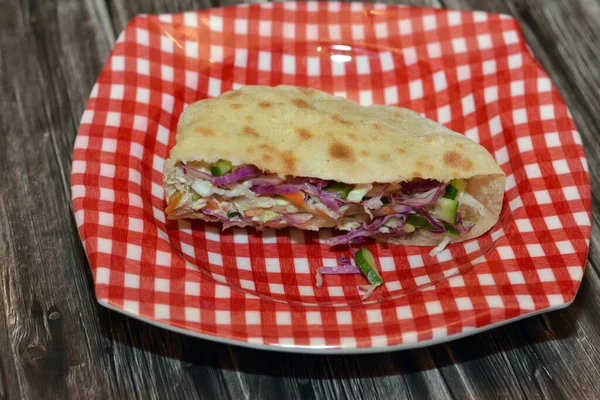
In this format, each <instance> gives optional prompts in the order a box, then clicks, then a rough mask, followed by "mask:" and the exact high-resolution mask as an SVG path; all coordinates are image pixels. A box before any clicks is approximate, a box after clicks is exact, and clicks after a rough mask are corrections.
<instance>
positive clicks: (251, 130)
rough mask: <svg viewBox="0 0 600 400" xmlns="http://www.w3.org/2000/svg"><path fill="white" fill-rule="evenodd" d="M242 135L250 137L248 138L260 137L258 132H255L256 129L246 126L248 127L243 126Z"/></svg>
mask: <svg viewBox="0 0 600 400" xmlns="http://www.w3.org/2000/svg"><path fill="white" fill-rule="evenodd" d="M244 133H245V134H246V135H250V136H254V137H260V135H259V134H258V132H257V131H256V129H254V128H252V127H250V126H248V125H244Z"/></svg>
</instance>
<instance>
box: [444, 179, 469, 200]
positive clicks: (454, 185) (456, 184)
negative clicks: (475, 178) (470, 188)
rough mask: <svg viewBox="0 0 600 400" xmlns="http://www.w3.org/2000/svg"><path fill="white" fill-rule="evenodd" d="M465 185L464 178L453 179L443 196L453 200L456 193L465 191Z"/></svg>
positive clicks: (456, 195)
mask: <svg viewBox="0 0 600 400" xmlns="http://www.w3.org/2000/svg"><path fill="white" fill-rule="evenodd" d="M466 187H467V182H465V180H464V179H454V180H453V181H451V182H450V184H449V185H448V186H447V187H446V193H445V194H444V197H445V198H446V199H450V200H455V199H456V198H457V197H458V195H460V194H461V193H462V192H464V191H465V188H466Z"/></svg>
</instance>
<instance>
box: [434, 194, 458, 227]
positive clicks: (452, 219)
mask: <svg viewBox="0 0 600 400" xmlns="http://www.w3.org/2000/svg"><path fill="white" fill-rule="evenodd" d="M457 210H458V201H456V200H451V199H447V198H445V197H442V198H440V199H439V200H438V202H437V204H436V205H435V208H434V209H433V211H432V213H433V214H435V215H436V216H437V217H438V218H439V219H441V220H442V221H446V222H448V223H449V224H453V225H454V224H456V211H457Z"/></svg>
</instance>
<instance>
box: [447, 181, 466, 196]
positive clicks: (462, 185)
mask: <svg viewBox="0 0 600 400" xmlns="http://www.w3.org/2000/svg"><path fill="white" fill-rule="evenodd" d="M450 184H451V185H452V186H454V187H455V188H456V190H458V193H462V192H464V191H465V189H466V188H467V181H465V180H464V179H454V180H452V181H451V182H450Z"/></svg>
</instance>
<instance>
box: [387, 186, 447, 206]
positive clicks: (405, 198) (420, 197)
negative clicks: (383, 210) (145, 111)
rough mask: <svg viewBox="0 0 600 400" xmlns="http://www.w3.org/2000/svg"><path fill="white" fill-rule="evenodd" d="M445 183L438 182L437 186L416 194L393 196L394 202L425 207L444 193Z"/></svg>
mask: <svg viewBox="0 0 600 400" xmlns="http://www.w3.org/2000/svg"><path fill="white" fill-rule="evenodd" d="M446 186H448V184H447V183H441V182H438V187H437V188H433V189H429V190H428V191H426V192H423V193H417V194H400V195H395V196H393V200H394V202H396V203H398V204H403V205H408V206H413V207H426V206H430V205H433V204H435V202H436V201H438V199H439V198H440V197H442V196H443V195H444V193H446Z"/></svg>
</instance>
